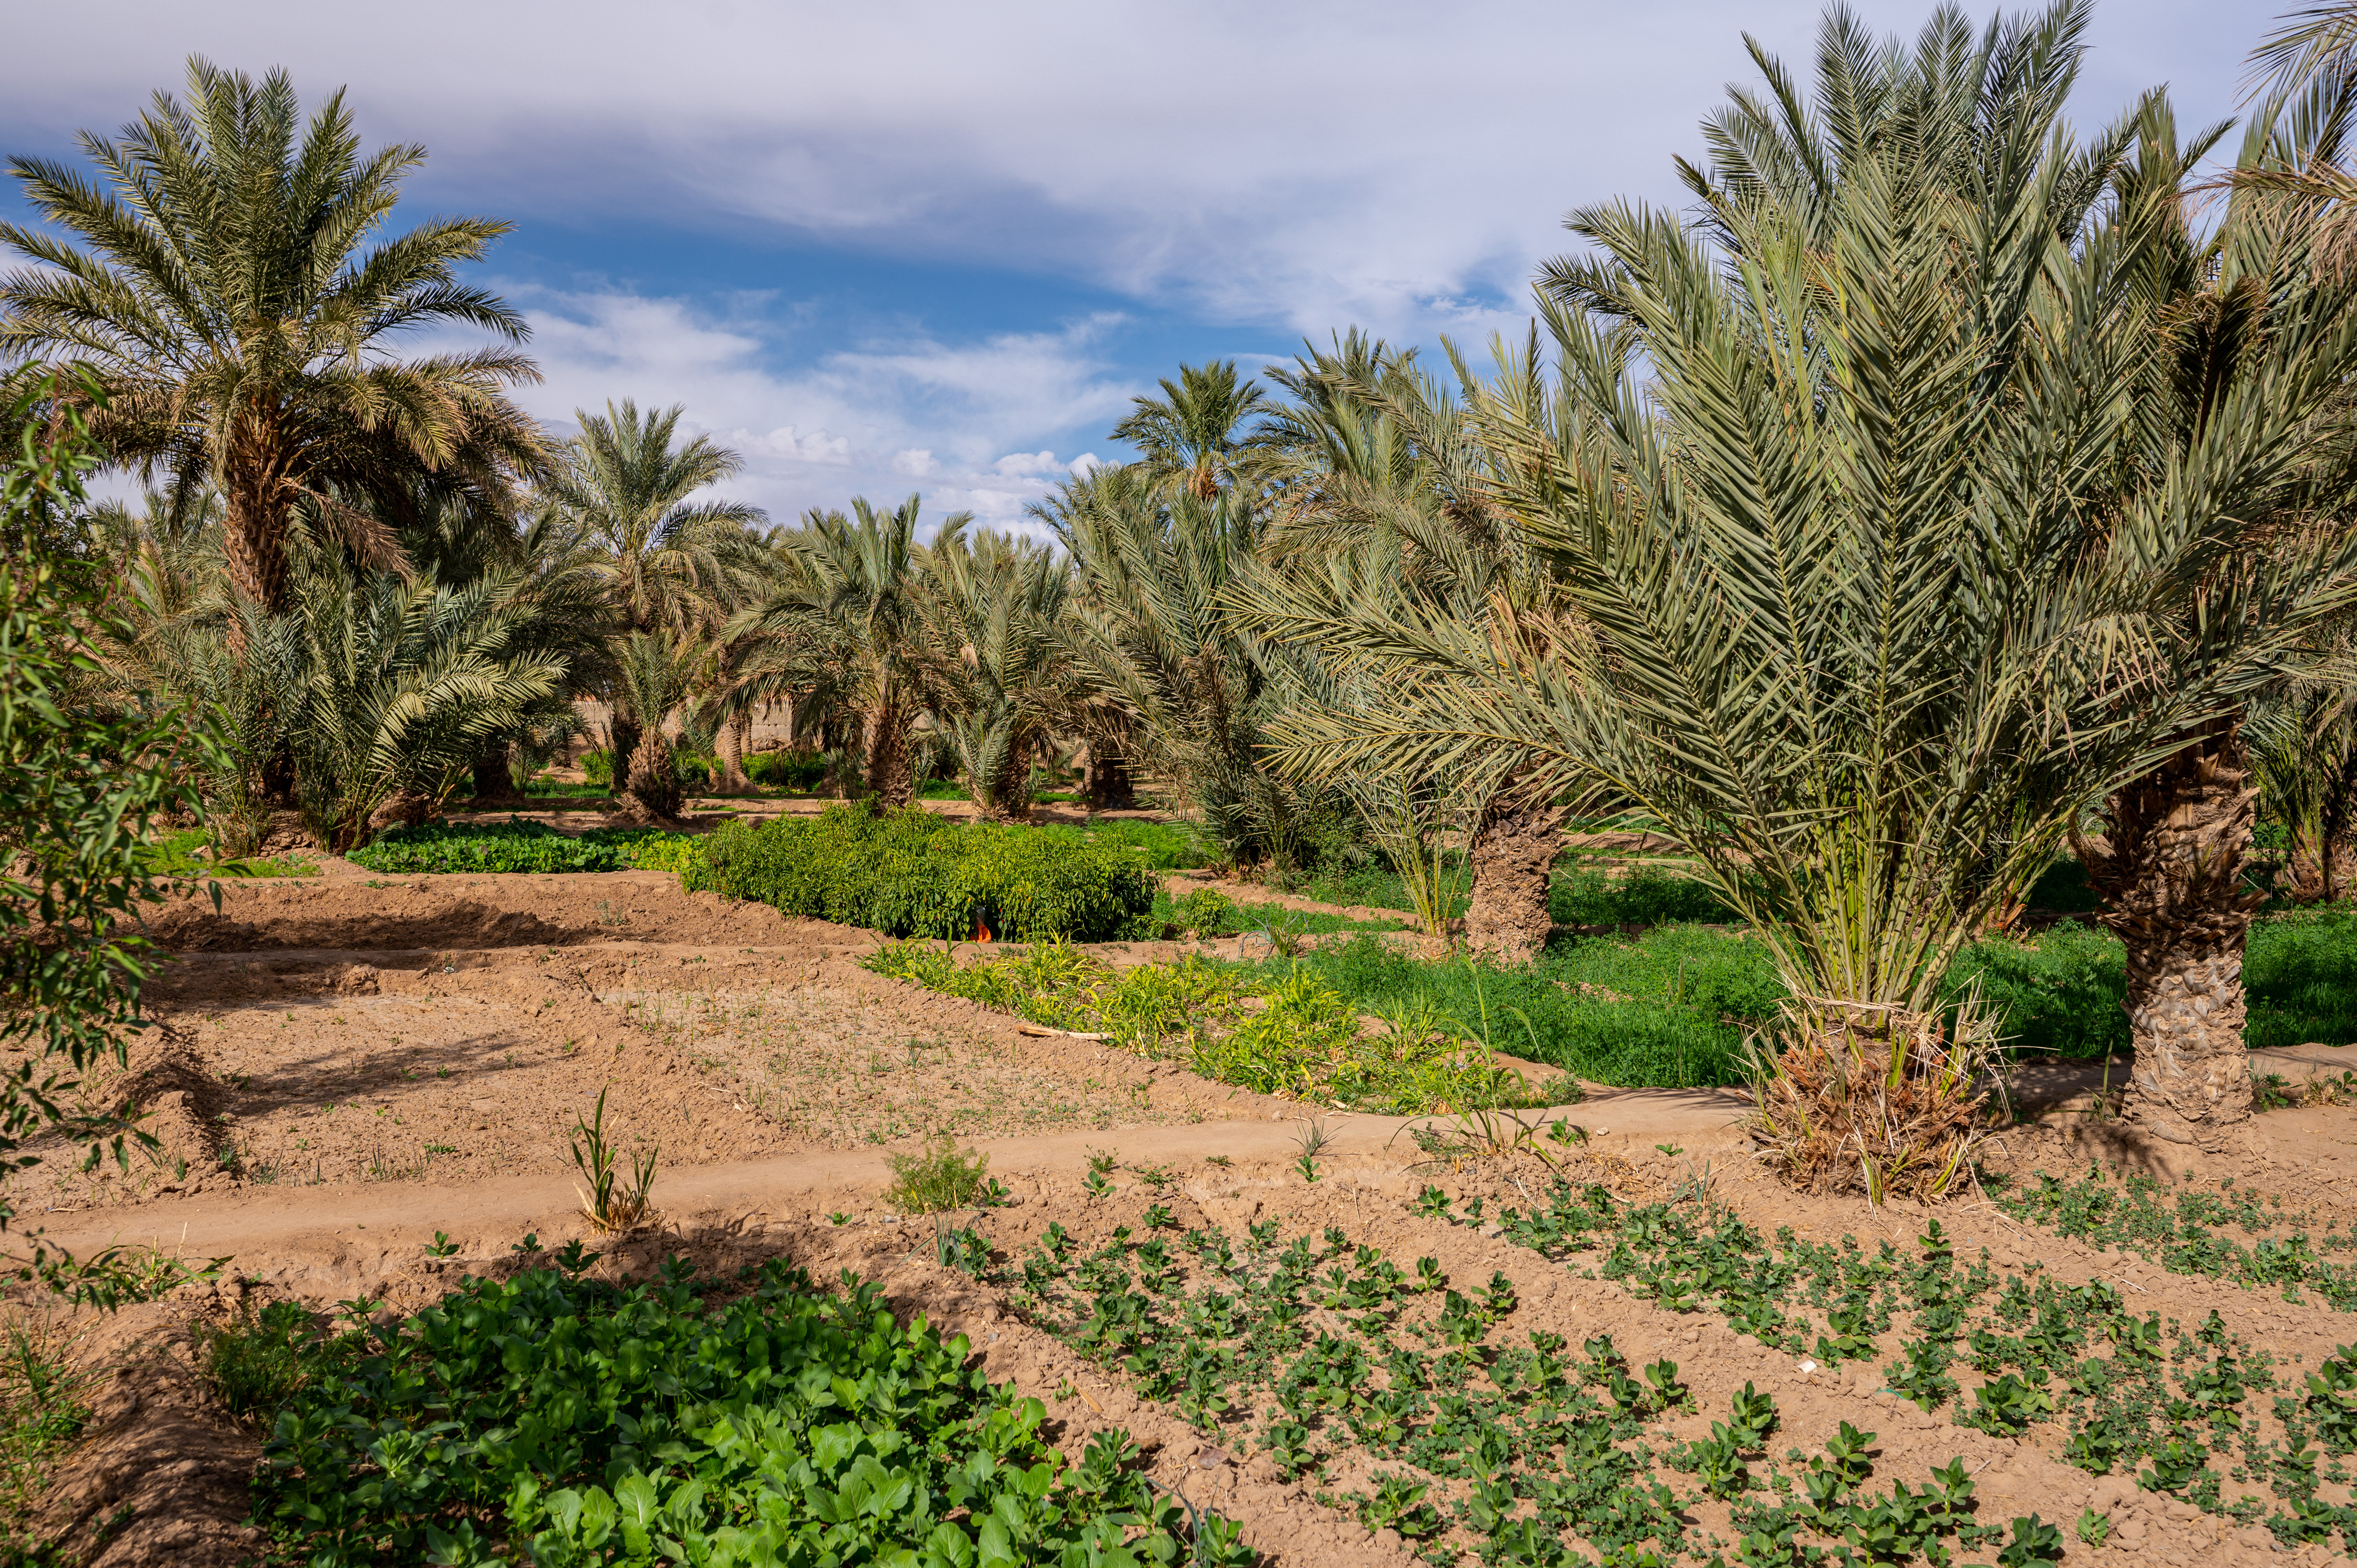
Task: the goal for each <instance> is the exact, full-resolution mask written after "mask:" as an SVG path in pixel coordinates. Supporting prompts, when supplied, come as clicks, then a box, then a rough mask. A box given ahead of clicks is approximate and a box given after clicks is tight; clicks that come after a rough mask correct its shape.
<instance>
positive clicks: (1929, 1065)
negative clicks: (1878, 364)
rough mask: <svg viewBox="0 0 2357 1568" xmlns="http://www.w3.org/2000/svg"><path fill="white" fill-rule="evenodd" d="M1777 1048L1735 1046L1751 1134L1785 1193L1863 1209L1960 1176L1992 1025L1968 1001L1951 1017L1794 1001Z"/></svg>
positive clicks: (1966, 1171)
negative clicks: (1748, 1087)
mask: <svg viewBox="0 0 2357 1568" xmlns="http://www.w3.org/2000/svg"><path fill="white" fill-rule="evenodd" d="M1781 1034H1782V1036H1783V1038H1782V1041H1781V1048H1778V1046H1777V1044H1775V1043H1772V1042H1763V1041H1761V1040H1760V1038H1759V1037H1758V1036H1753V1037H1752V1038H1751V1039H1749V1040H1748V1041H1747V1042H1746V1048H1747V1051H1748V1053H1749V1058H1750V1061H1749V1066H1750V1069H1751V1084H1752V1093H1753V1096H1754V1101H1755V1109H1754V1110H1753V1112H1751V1115H1750V1117H1749V1127H1750V1131H1751V1134H1752V1137H1753V1138H1754V1139H1755V1140H1756V1141H1757V1142H1758V1143H1760V1144H1761V1145H1762V1146H1763V1147H1764V1149H1765V1150H1766V1151H1767V1154H1768V1158H1769V1162H1770V1165H1773V1166H1775V1168H1776V1169H1777V1170H1778V1171H1779V1172H1780V1173H1781V1175H1782V1176H1784V1177H1785V1179H1786V1180H1788V1181H1790V1182H1792V1184H1793V1185H1794V1186H1795V1187H1803V1188H1806V1189H1808V1190H1811V1191H1816V1192H1845V1191H1857V1192H1863V1193H1864V1194H1865V1195H1866V1197H1867V1201H1868V1202H1869V1203H1881V1202H1884V1201H1886V1200H1888V1199H1889V1198H1892V1197H1914V1198H1936V1197H1948V1196H1950V1195H1951V1194H1953V1193H1954V1192H1957V1191H1959V1190H1961V1187H1962V1185H1963V1184H1964V1183H1966V1182H1969V1181H1970V1180H1971V1171H1972V1152H1973V1149H1974V1146H1975V1144H1977V1143H1978V1142H1979V1141H1980V1138H1981V1135H1982V1133H1983V1132H1984V1130H1985V1119H1984V1116H1983V1109H1984V1106H1985V1103H1986V1098H1987V1097H1986V1091H1985V1090H1984V1089H1983V1088H1982V1083H1983V1080H1984V1079H1985V1077H1986V1075H1987V1073H1988V1071H1989V1069H1990V1068H1991V1067H1992V1066H1993V1065H1994V1063H1995V1060H1996V1026H1995V1023H1994V1021H1993V1020H1992V1019H1991V1018H1990V1017H1989V1016H1988V1015H1986V1013H1985V1012H1984V1011H1983V1009H1981V1008H1980V1007H1979V1005H1978V1004H1977V1003H1976V1002H1975V1001H1972V1000H1967V1002H1966V1003H1965V1004H1964V1005H1963V1006H1961V1007H1959V1008H1958V1009H1957V1011H1956V1013H1955V1015H1954V1017H1953V1019H1952V1020H1948V1021H1944V1022H1943V1019H1942V1018H1941V1016H1940V1015H1937V1014H1932V1013H1916V1012H1910V1011H1909V1010H1907V1009H1905V1008H1903V1007H1900V1006H1895V1005H1888V1004H1885V1005H1875V1004H1864V1003H1857V1002H1844V1001H1838V1000H1834V999H1830V998H1825V997H1796V998H1793V999H1792V1000H1790V1001H1788V1002H1787V1003H1786V1004H1785V1005H1784V1010H1783V1018H1782V1028H1781Z"/></svg>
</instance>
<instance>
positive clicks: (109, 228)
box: [0, 59, 542, 624]
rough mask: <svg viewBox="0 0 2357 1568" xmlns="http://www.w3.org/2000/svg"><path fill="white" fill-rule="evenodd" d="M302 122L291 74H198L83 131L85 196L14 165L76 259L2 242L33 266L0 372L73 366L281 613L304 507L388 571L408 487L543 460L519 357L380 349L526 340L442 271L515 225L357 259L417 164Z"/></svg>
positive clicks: (120, 449) (97, 421) (516, 326)
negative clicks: (116, 128) (103, 128)
mask: <svg viewBox="0 0 2357 1568" xmlns="http://www.w3.org/2000/svg"><path fill="white" fill-rule="evenodd" d="M299 119H300V114H299V105H298V104H297V102H296V96H295V90H294V87H293V86H292V84H291V83H290V82H289V81H288V79H287V77H286V75H285V72H284V71H272V72H271V73H270V74H269V75H268V76H266V77H264V79H263V81H261V82H260V83H258V84H257V83H256V82H254V81H252V80H250V79H249V78H247V77H246V76H244V75H242V74H241V73H238V72H235V71H223V70H218V69H216V68H215V67H213V66H211V65H210V64H208V63H207V62H206V61H204V60H202V59H191V60H190V61H189V62H188V102H187V103H185V104H183V103H181V102H177V101H175V100H174V99H173V98H171V97H170V96H169V95H167V94H164V93H158V94H156V100H155V102H154V103H153V105H152V106H151V107H150V108H148V109H147V110H146V111H145V113H142V114H141V116H140V118H139V119H138V121H137V122H136V123H135V124H132V125H131V126H129V127H128V128H126V129H125V131H124V134H123V136H122V139H121V140H120V141H110V140H107V139H106V138H104V137H102V136H98V135H96V134H90V133H84V134H83V135H82V137H81V145H82V149H83V151H84V152H85V153H86V154H87V155H88V156H89V157H90V159H91V162H92V163H93V164H94V165H95V166H97V170H98V173H99V175H100V179H99V180H98V181H95V182H94V181H92V180H91V179H89V178H86V177H84V176H83V175H81V173H79V172H77V171H76V170H74V169H72V168H70V167H69V166H65V165H62V164H57V163H51V162H48V161H46V160H43V159H39V158H28V157H19V158H13V159H11V160H10V162H9V168H10V171H11V172H12V173H13V174H14V175H15V176H16V178H17V180H18V181H19V182H20V183H21V185H22V186H23V188H24V192H25V196H26V199H27V201H28V202H29V204H30V205H31V206H32V208H33V209H34V210H35V211H36V212H37V213H38V214H39V215H40V217H41V218H42V219H43V220H46V221H47V222H48V223H49V224H51V225H53V226H54V227H55V228H57V229H59V230H62V231H65V232H66V233H67V234H69V235H71V236H73V237H74V238H75V239H79V240H80V241H81V246H77V245H76V244H75V243H73V242H71V241H70V240H67V239H60V238H58V237H55V236H53V235H51V234H48V233H45V232H43V231H40V230H38V229H33V228H28V227H26V226H24V225H21V224H16V223H5V222H0V246H5V247H6V248H8V249H11V250H14V251H16V252H18V253H19V254H21V255H24V256H26V257H28V258H30V259H31V260H32V261H33V262H35V263H38V265H36V266H32V267H19V268H16V269H13V270H11V271H9V272H7V273H5V274H0V359H16V360H25V359H43V358H47V359H51V360H78V361H81V362H83V363H85V364H86V365H88V366H89V367H90V368H91V370H92V371H94V373H95V374H96V376H97V377H98V380H99V381H100V384H101V387H102V392H103V399H102V402H101V403H99V405H98V406H97V407H95V408H93V409H92V411H91V425H92V429H93V431H94V433H95V434H96V435H98V436H99V437H100V439H101V440H102V442H103V443H104V445H105V446H106V449H107V451H108V452H109V454H110V455H111V456H112V457H113V460H114V461H115V462H117V463H124V464H136V465H138V466H140V467H141V468H142V469H143V471H144V472H145V473H147V474H148V475H149V476H150V477H151V478H152V477H154V476H156V475H158V474H162V475H167V476H170V477H171V478H173V480H174V481H175V482H183V481H185V480H186V479H188V478H190V477H193V476H203V477H205V478H210V481H211V483H212V485H213V487H214V488H215V489H217V490H218V491H219V492H220V494H221V499H222V504H223V527H222V541H223V549H224V553H225V554H226V556H227V561H228V568H229V576H230V582H231V585H232V586H233V587H234V588H235V590H236V591H237V592H238V593H239V594H241V595H242V596H244V597H245V598H247V599H249V600H251V601H252V602H253V603H254V604H255V605H257V606H259V607H261V608H262V609H263V610H264V612H265V613H268V614H273V615H275V614H278V613H280V612H282V611H284V610H285V609H286V608H287V578H286V573H287V565H286V550H287V533H288V529H289V526H290V519H291V518H292V516H293V515H294V513H295V511H296V509H297V508H298V507H301V508H306V509H308V510H309V511H310V513H311V516H312V518H313V519H314V523H315V526H317V527H320V528H323V529H325V530H327V531H328V532H329V533H331V534H333V535H335V536H337V537H339V538H340V539H341V540H343V541H344V542H345V543H346V544H347V545H348V546H349V547H350V548H351V549H353V550H355V551H356V552H357V553H359V554H360V555H361V558H363V559H364V560H365V561H366V562H368V563H369V564H374V565H382V566H391V565H395V564H397V563H398V552H397V549H396V546H395V543H394V537H393V532H394V530H395V529H396V528H397V527H398V526H399V524H400V523H401V521H403V520H404V518H405V517H406V515H407V513H406V510H405V509H406V507H407V506H408V503H409V500H410V498H411V495H412V493H413V492H412V488H411V485H412V480H413V479H414V477H415V476H416V475H418V474H419V473H420V472H440V473H446V474H468V475H472V476H475V477H476V478H479V480H480V482H482V483H483V484H485V485H486V486H487V487H490V488H497V487H498V486H499V485H500V484H501V483H503V482H504V472H503V471H504V470H508V469H514V468H529V467H533V465H534V464H536V463H537V462H538V461H539V459H540V456H541V450H542V443H541V437H540V434H539V428H538V426H537V425H536V424H533V422H532V421H531V420H530V419H528V418H526V417H525V416H524V415H523V414H522V413H520V412H519V411H518V410H517V409H516V408H515V407H514V405H513V404H512V403H510V402H509V401H508V399H507V396H506V392H505V389H506V388H507V387H508V386H510V385H511V384H513V383H515V382H518V381H535V380H537V379H538V372H537V371H535V370H534V369H533V365H532V362H531V361H530V360H528V359H526V358H525V357H524V356H523V355H522V354H521V353H518V352H514V351H512V350H511V349H484V350H480V351H477V352H473V353H459V354H429V355H423V356H416V357H412V358H408V359H404V358H401V357H399V356H398V355H396V354H395V353H394V352H393V343H394V340H395V339H396V338H398V336H399V335H400V334H402V333H404V332H407V331H413V330H416V329H419V328H435V327H441V326H450V325H455V326H462V327H472V328H480V329H482V330H485V331H488V332H490V333H491V334H493V335H494V336H495V337H497V338H500V339H502V340H503V341H505V342H506V343H509V344H518V343H521V342H522V341H523V339H524V338H525V336H526V328H525V326H524V323H523V320H522V317H519V316H517V315H516V313H515V312H514V311H512V310H511V309H510V308H509V307H508V306H506V305H505V304H503V303H501V302H500V299H499V298H498V297H497V296H496V295H491V294H489V293H487V292H485V291H484V290H482V289H479V288H475V287H471V286H468V285H463V284H461V283H460V282H459V281H458V280H457V271H456V269H457V266H458V265H459V264H460V263H466V262H473V261H478V260H479V259H481V257H482V254H483V252H484V249H485V247H486V246H488V245H489V244H490V242H491V241H492V240H494V239H496V238H498V237H499V236H500V235H501V234H503V233H505V232H506V231H507V230H508V228H509V225H507V224H505V223H501V222H498V221H495V220H489V219H481V218H460V219H435V220H430V221H428V222H426V223H424V224H421V225H420V226H418V227H417V228H414V229H412V230H410V231H408V232H407V233H405V234H403V235H401V236H399V237H398V238H395V239H393V240H390V241H388V242H385V243H383V244H382V245H379V246H376V247H375V248H373V249H371V250H368V251H366V252H362V251H361V244H362V242H363V241H364V240H365V239H366V238H367V237H368V236H369V234H370V233H371V231H373V230H375V229H376V228H377V227H378V226H379V225H380V224H382V222H383V221H384V220H385V217H386V215H387V214H388V213H389V212H390V211H391V210H392V209H393V203H394V200H395V199H396V196H397V194H398V189H399V186H400V183H401V180H402V178H403V177H404V176H405V175H406V174H407V173H408V172H409V171H410V170H411V169H413V168H414V167H416V166H417V165H418V164H419V163H421V162H422V161H423V160H424V158H425V150H424V149H423V148H421V147H417V146H414V145H401V146H393V147H386V148H383V149H381V150H380V151H378V152H376V153H374V154H372V155H370V156H365V157H363V156H361V150H360V145H359V142H358V139H357V138H356V137H355V136H354V134H353V133H352V126H351V116H350V113H349V112H348V111H347V110H346V108H345V107H344V101H343V94H342V93H341V92H340V91H339V92H338V93H336V94H334V95H332V96H331V97H330V98H329V99H328V102H326V103H325V104H324V105H322V106H321V107H320V108H319V109H318V110H317V112H316V113H313V114H312V116H311V117H310V120H309V122H308V124H298V122H299ZM298 130H299V133H300V134H299V141H298ZM84 247H86V248H84ZM241 624H242V623H241Z"/></svg>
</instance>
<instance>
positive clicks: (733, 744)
mask: <svg viewBox="0 0 2357 1568" xmlns="http://www.w3.org/2000/svg"><path fill="white" fill-rule="evenodd" d="M752 727H753V715H752V714H738V715H737V716H736V717H735V718H732V719H729V720H727V721H726V722H725V723H723V724H722V725H721V726H720V729H719V732H718V733H717V734H716V736H714V737H713V749H714V750H716V751H717V752H718V753H719V754H720V779H719V785H718V788H717V789H715V790H714V791H713V793H715V794H716V795H745V794H749V793H751V792H752V789H753V781H752V780H751V779H748V778H746V777H745V736H746V732H747V731H748V730H750V729H751V728H752Z"/></svg>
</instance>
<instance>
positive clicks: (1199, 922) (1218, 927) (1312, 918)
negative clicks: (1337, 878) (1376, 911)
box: [1153, 887, 1407, 941]
mask: <svg viewBox="0 0 2357 1568" xmlns="http://www.w3.org/2000/svg"><path fill="white" fill-rule="evenodd" d="M1153 919H1154V923H1155V924H1156V925H1157V927H1160V928H1162V929H1167V930H1178V931H1183V932H1185V933H1187V934H1188V935H1190V936H1196V937H1200V938H1203V939H1204V940H1212V939H1214V938H1219V937H1233V936H1241V935H1243V934H1244V933H1246V932H1248V931H1263V932H1266V933H1268V934H1269V936H1270V940H1272V941H1285V940H1289V939H1291V938H1294V937H1328V936H1336V935H1340V933H1342V932H1345V931H1400V930H1405V929H1407V922H1405V921H1404V920H1381V919H1378V920H1353V919H1351V918H1349V917H1348V916H1346V915H1337V914H1334V913H1332V912H1330V911H1328V910H1323V909H1294V908H1287V907H1286V906H1285V905H1283V904H1253V903H1238V902H1236V901H1235V900H1233V899H1231V898H1230V897H1228V896H1227V895H1226V894H1224V893H1222V892H1221V891H1220V890H1219V889H1217V888H1215V887H1198V888H1196V889H1194V890H1193V891H1191V892H1189V893H1188V894H1187V895H1186V896H1185V897H1179V898H1173V897H1170V895H1169V894H1168V893H1167V892H1163V893H1157V894H1156V895H1155V896H1154V913H1153Z"/></svg>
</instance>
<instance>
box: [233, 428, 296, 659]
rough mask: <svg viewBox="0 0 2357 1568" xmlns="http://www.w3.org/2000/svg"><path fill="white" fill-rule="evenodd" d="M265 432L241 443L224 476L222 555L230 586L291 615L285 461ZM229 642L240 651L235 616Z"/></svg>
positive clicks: (240, 636) (241, 635) (273, 611)
mask: <svg viewBox="0 0 2357 1568" xmlns="http://www.w3.org/2000/svg"><path fill="white" fill-rule="evenodd" d="M274 446H275V443H274V442H271V441H269V440H268V439H267V438H266V434H265V435H260V436H256V435H249V436H248V439H246V440H244V441H242V442H240V444H239V446H238V448H237V450H235V451H233V452H232V453H231V457H230V461H229V463H228V465H227V471H226V472H225V473H224V474H223V475H222V479H223V483H222V486H221V499H222V501H223V503H224V505H223V515H222V519H221V553H222V554H223V556H224V557H225V558H226V564H227V566H228V568H229V581H230V586H231V587H232V588H234V589H235V590H236V591H237V592H238V593H239V594H240V595H241V596H243V597H245V598H248V599H251V600H253V602H254V603H255V604H257V605H259V606H261V607H263V608H264V610H266V611H268V612H269V613H270V614H272V615H284V614H285V612H286V508H285V501H284V499H283V497H282V496H281V493H280V492H281V489H282V485H283V481H284V479H285V474H284V473H283V471H282V470H283V467H284V465H283V463H282V461H281V460H280V458H279V457H278V456H277V454H276V452H275V451H274ZM230 638H231V642H232V643H233V644H235V645H237V646H238V647H240V648H241V649H242V646H243V642H244V633H243V629H242V627H241V626H240V624H239V622H238V620H237V618H235V617H234V616H232V617H231V618H230Z"/></svg>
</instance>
